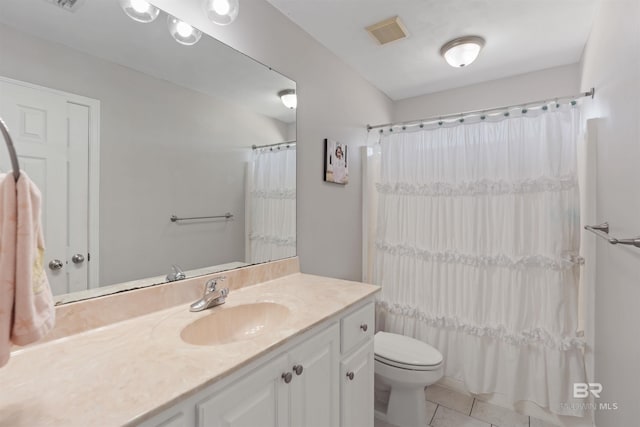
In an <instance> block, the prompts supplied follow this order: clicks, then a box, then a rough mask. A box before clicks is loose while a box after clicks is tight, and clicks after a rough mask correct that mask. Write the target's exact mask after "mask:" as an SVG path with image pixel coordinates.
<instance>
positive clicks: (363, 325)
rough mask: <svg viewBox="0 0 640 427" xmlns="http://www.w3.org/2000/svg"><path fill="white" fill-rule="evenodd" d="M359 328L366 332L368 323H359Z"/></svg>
mask: <svg viewBox="0 0 640 427" xmlns="http://www.w3.org/2000/svg"><path fill="white" fill-rule="evenodd" d="M360 329H362V332H367V329H369V325H367V324H366V323H363V324H362V325H360Z"/></svg>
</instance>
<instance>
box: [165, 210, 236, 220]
mask: <svg viewBox="0 0 640 427" xmlns="http://www.w3.org/2000/svg"><path fill="white" fill-rule="evenodd" d="M214 218H225V219H231V218H233V215H232V214H231V213H229V212H227V213H226V214H224V215H213V216H192V217H188V218H178V217H177V216H175V215H171V218H170V219H171V222H177V221H188V220H192V219H214Z"/></svg>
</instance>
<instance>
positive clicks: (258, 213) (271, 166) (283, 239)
mask: <svg viewBox="0 0 640 427" xmlns="http://www.w3.org/2000/svg"><path fill="white" fill-rule="evenodd" d="M253 156H254V158H253V162H251V164H250V165H249V167H250V172H249V177H248V181H249V190H248V193H249V197H248V202H249V204H250V206H249V207H248V209H249V211H250V220H249V224H248V228H249V231H248V243H247V245H248V257H247V258H248V260H249V261H250V262H251V263H258V262H266V261H271V260H276V259H281V258H287V257H292V256H295V255H296V148H295V145H291V146H288V147H286V146H281V147H279V148H273V149H271V148H262V149H256V150H254V153H253Z"/></svg>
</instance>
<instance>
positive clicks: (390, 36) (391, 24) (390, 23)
mask: <svg viewBox="0 0 640 427" xmlns="http://www.w3.org/2000/svg"><path fill="white" fill-rule="evenodd" d="M366 30H367V31H368V32H369V34H371V35H372V36H373V38H374V39H376V40H377V41H378V43H380V44H381V45H384V44H387V43H391V42H394V41H396V40H401V39H404V38H407V36H408V35H409V34H408V33H407V29H406V28H405V26H404V24H403V23H402V21H401V20H400V17H399V16H394V17H392V18H388V19H385V20H384V21H380V22H378V23H376V24H373V25H369V26H368V27H367V28H366Z"/></svg>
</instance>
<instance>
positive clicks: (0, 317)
mask: <svg viewBox="0 0 640 427" xmlns="http://www.w3.org/2000/svg"><path fill="white" fill-rule="evenodd" d="M40 211H41V196H40V190H38V188H37V187H36V186H35V184H33V182H32V181H31V180H30V179H29V177H28V176H27V175H26V174H25V173H24V172H21V174H20V178H19V179H18V182H17V183H16V182H15V181H14V178H13V175H12V174H7V175H5V176H1V177H0V367H1V366H4V365H5V364H6V363H7V362H8V360H9V354H10V350H11V343H13V344H16V345H27V344H31V343H33V342H35V341H38V340H39V339H41V338H42V337H44V336H45V335H46V334H47V333H48V332H49V331H50V330H51V328H53V325H54V322H55V309H54V306H53V297H52V295H51V288H50V287H49V281H48V279H47V274H46V272H45V269H44V239H43V236H42V225H41V223H40Z"/></svg>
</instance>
